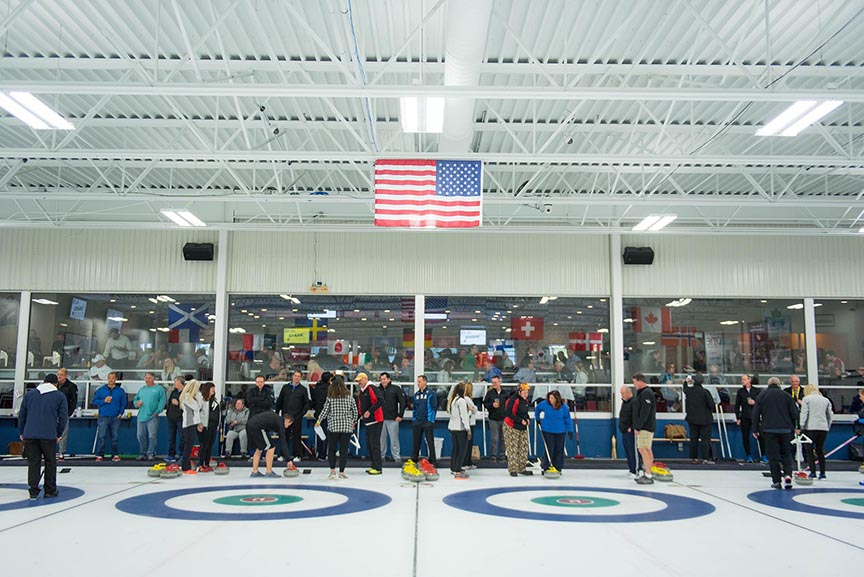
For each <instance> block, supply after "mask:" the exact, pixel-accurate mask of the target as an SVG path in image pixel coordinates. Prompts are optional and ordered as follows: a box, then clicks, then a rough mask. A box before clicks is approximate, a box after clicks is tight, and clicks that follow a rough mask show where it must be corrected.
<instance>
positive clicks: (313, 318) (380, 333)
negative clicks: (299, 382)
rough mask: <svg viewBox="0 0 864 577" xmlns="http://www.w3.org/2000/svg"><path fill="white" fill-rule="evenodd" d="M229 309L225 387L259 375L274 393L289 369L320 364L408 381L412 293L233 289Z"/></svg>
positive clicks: (233, 388) (308, 374)
mask: <svg viewBox="0 0 864 577" xmlns="http://www.w3.org/2000/svg"><path fill="white" fill-rule="evenodd" d="M229 302H230V308H229V313H228V327H229V329H228V332H229V334H228V372H227V384H226V389H227V394H231V395H237V394H242V391H243V390H245V388H248V387H249V386H250V385H251V383H252V382H253V381H254V379H255V376H256V375H258V374H263V375H264V376H265V378H266V379H267V380H268V381H270V382H272V383H273V384H272V385H271V386H272V387H273V392H274V394H276V395H278V394H279V391H280V389H281V388H282V384H283V383H284V382H286V381H288V380H290V372H291V371H293V370H295V369H299V370H301V371H302V372H303V379H304V380H305V381H317V380H318V378H319V377H320V375H321V373H322V372H323V371H337V370H340V371H344V373H345V374H346V376H347V377H349V378H352V379H353V377H354V376H355V375H356V373H358V372H365V373H367V374H368V376H369V377H370V379H374V380H377V379H378V377H379V375H380V374H381V373H382V372H385V371H386V372H389V373H390V375H391V377H392V378H393V380H394V381H396V382H398V383H401V384H411V383H412V382H413V378H414V368H413V364H412V362H413V358H414V352H413V346H414V344H413V338H412V337H411V335H413V328H414V320H413V311H414V297H413V296H412V297H399V296H382V297H378V296H362V297H361V296H357V297H355V296H337V295H298V296H292V295H232V296H231V298H230V301H229Z"/></svg>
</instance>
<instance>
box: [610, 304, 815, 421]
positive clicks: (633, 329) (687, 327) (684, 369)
mask: <svg viewBox="0 0 864 577" xmlns="http://www.w3.org/2000/svg"><path fill="white" fill-rule="evenodd" d="M803 309H804V304H803V303H802V302H800V301H794V300H766V299H755V300H751V299H695V300H691V299H687V298H684V299H676V298H671V297H670V298H662V299H626V300H625V301H624V317H623V318H624V370H625V374H626V375H627V376H628V377H629V376H630V375H632V374H633V373H636V372H641V373H644V374H645V376H646V377H647V378H648V379H649V382H650V383H651V385H652V387H653V389H654V391H655V393H656V395H657V410H658V411H665V412H678V411H681V410H682V409H683V402H684V399H683V395H682V382H683V379H684V377H685V375H687V374H693V373H702V375H703V376H704V382H705V385H706V388H707V389H708V390H709V391H711V392H712V395H713V396H714V399H715V402H718V403H720V404H721V405H722V406H723V410H724V411H725V412H734V411H735V404H734V403H735V393H736V391H737V390H738V388H739V387H740V385H739V383H740V380H741V375H742V374H750V375H754V378H756V377H757V376H758V384H759V385H760V386H763V387H764V386H765V385H766V384H767V381H768V378H769V377H772V376H777V377H780V379H781V381H782V382H783V383H784V384H785V383H787V381H788V378H789V376H790V375H791V374H796V375H798V376H799V378H800V379H801V383H802V384H806V382H807V362H806V360H807V358H806V354H805V346H804V310H803Z"/></svg>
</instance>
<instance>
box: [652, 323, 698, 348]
mask: <svg viewBox="0 0 864 577" xmlns="http://www.w3.org/2000/svg"><path fill="white" fill-rule="evenodd" d="M700 338H704V335H703V334H702V332H700V331H697V330H696V327H671V328H670V330H669V332H668V333H666V332H664V333H663V337H662V338H661V340H660V343H661V344H662V345H663V346H664V347H696V346H698V345H699V339H700Z"/></svg>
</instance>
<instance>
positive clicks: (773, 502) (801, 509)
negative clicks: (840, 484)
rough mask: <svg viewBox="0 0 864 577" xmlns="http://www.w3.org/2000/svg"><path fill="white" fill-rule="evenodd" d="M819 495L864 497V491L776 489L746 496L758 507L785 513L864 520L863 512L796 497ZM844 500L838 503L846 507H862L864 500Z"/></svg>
mask: <svg viewBox="0 0 864 577" xmlns="http://www.w3.org/2000/svg"><path fill="white" fill-rule="evenodd" d="M820 494H835V495H836V494H842V495H850V494H851V495H861V496H862V497H864V491H858V490H856V489H796V490H794V491H778V490H777V489H768V490H765V491H757V492H756V493H751V494H750V495H747V498H748V499H750V500H751V501H755V502H756V503H759V504H760V505H767V506H768V507H775V508H777V509H786V510H787V511H796V512H798V513H811V514H813V515H826V516H828V517H843V518H846V519H861V520H864V512H860V513H859V512H858V511H843V510H837V509H831V508H829V507H825V506H820V505H814V504H811V503H802V502H801V501H798V500H797V499H796V497H806V496H807V495H820ZM862 497H855V498H846V499H841V500H840V502H841V503H844V504H846V505H852V506H857V507H864V498H862Z"/></svg>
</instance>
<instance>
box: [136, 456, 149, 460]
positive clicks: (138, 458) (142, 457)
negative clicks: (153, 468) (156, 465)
mask: <svg viewBox="0 0 864 577" xmlns="http://www.w3.org/2000/svg"><path fill="white" fill-rule="evenodd" d="M135 460H136V461H146V460H147V457H145V456H144V455H138V456H137V457H135Z"/></svg>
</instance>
